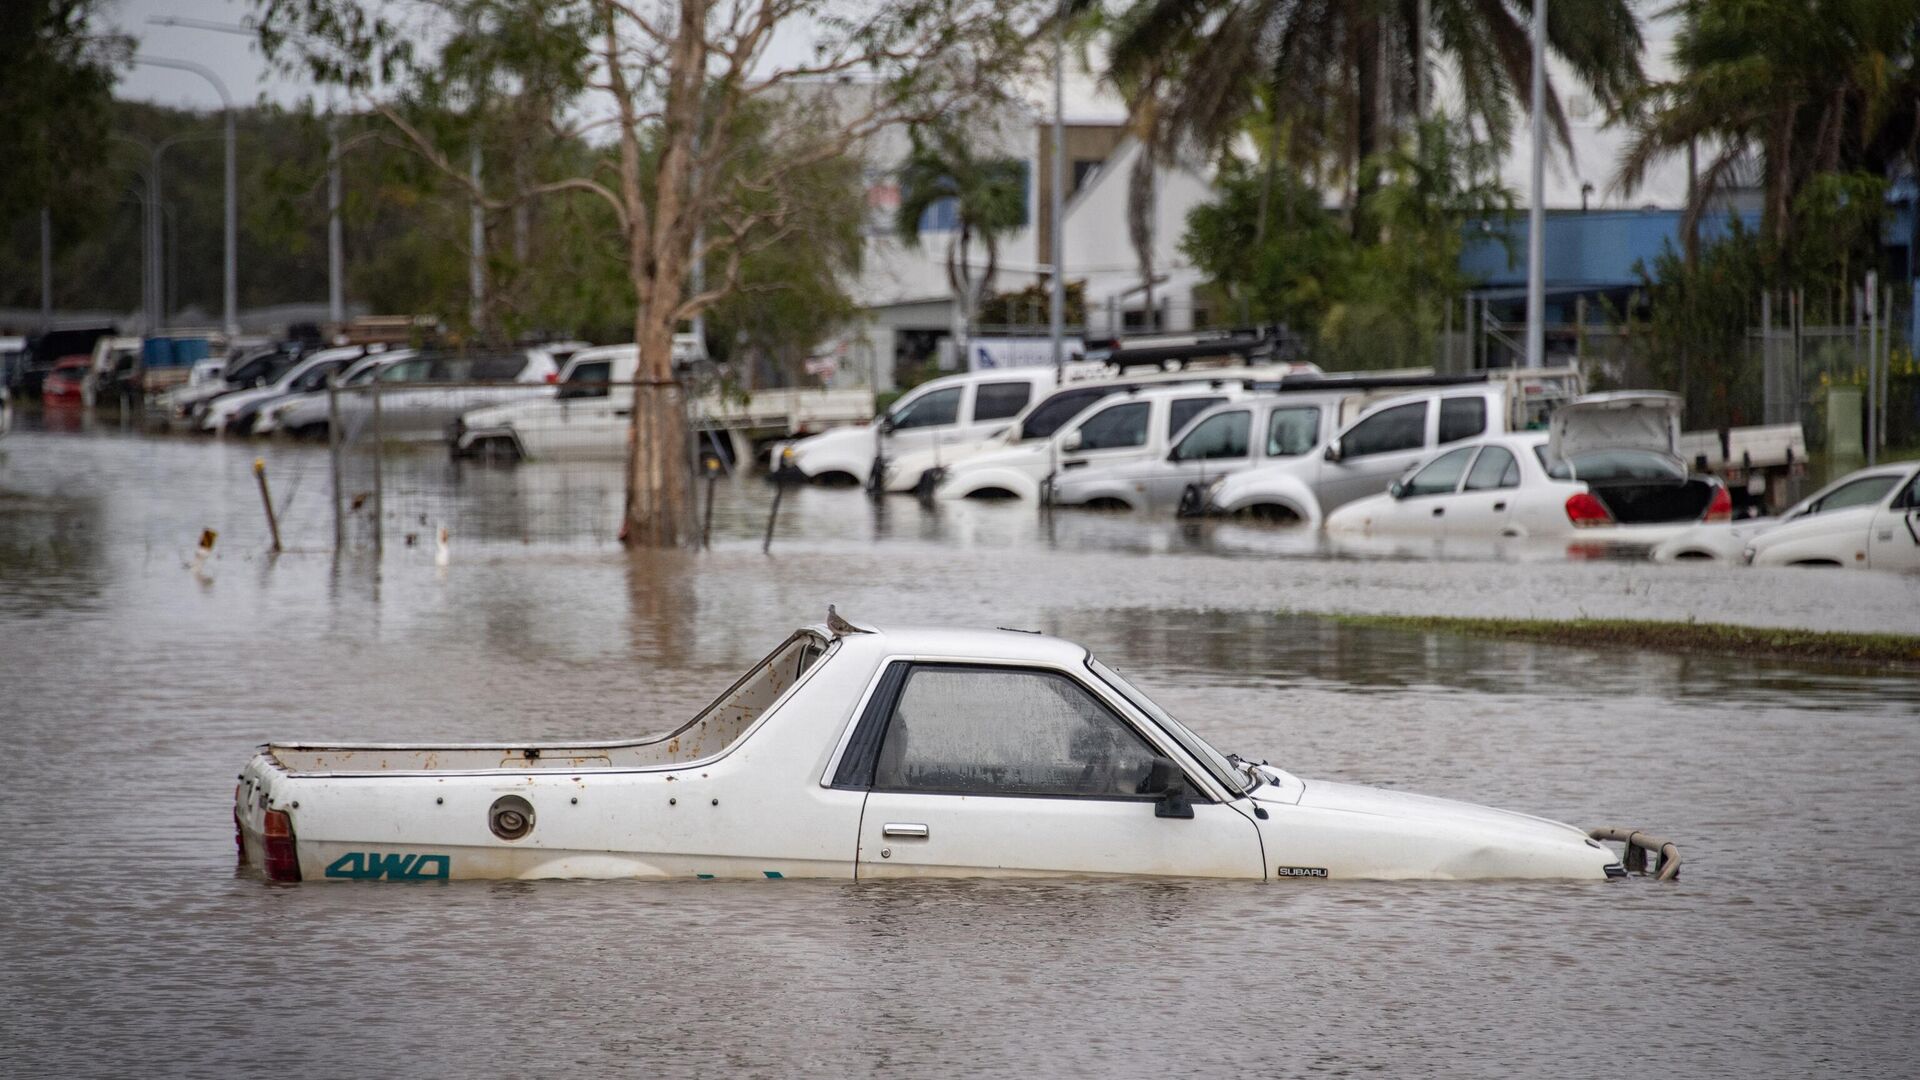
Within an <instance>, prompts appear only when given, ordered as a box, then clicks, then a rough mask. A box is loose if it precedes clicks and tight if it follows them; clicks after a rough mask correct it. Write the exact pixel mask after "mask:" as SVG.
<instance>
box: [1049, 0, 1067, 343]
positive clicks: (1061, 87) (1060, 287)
mask: <svg viewBox="0 0 1920 1080" xmlns="http://www.w3.org/2000/svg"><path fill="white" fill-rule="evenodd" d="M1055 20H1056V25H1055V28H1054V29H1055V37H1054V45H1053V184H1052V185H1051V187H1052V190H1051V191H1050V192H1049V193H1048V194H1049V196H1050V197H1051V200H1052V206H1051V218H1050V220H1049V222H1048V224H1049V226H1050V228H1049V230H1048V231H1049V234H1050V235H1049V236H1048V238H1047V246H1048V247H1049V248H1050V249H1051V254H1052V256H1053V258H1052V260H1051V261H1052V262H1053V288H1052V289H1050V290H1049V295H1048V297H1047V331H1048V334H1049V335H1050V336H1051V337H1052V339H1053V375H1054V379H1055V381H1059V379H1060V378H1061V376H1062V374H1063V373H1064V371H1065V368H1066V363H1067V358H1066V353H1065V343H1064V341H1063V338H1064V336H1065V334H1066V323H1067V259H1066V252H1065V251H1064V250H1062V248H1063V247H1064V243H1065V239H1066V227H1065V224H1064V223H1063V222H1062V221H1061V218H1062V217H1063V216H1064V215H1065V214H1066V205H1067V199H1066V189H1067V121H1066V67H1067V5H1066V3H1065V2H1064V0H1063V2H1062V3H1061V5H1060V10H1059V11H1058V12H1056V13H1055Z"/></svg>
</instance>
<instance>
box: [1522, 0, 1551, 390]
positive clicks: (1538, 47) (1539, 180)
mask: <svg viewBox="0 0 1920 1080" xmlns="http://www.w3.org/2000/svg"><path fill="white" fill-rule="evenodd" d="M1546 113H1547V0H1533V194H1532V197H1531V200H1530V205H1529V206H1528V207H1527V366H1528V367H1530V368H1540V367H1545V366H1546V363H1547V327H1546V317H1547V288H1546V279H1547V238H1546V226H1547V215H1546V209H1545V207H1544V206H1542V202H1543V201H1544V200H1545V198H1546V187H1547V181H1546V176H1547V174H1546V163H1547V118H1546Z"/></svg>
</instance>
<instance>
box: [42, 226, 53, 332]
mask: <svg viewBox="0 0 1920 1080" xmlns="http://www.w3.org/2000/svg"><path fill="white" fill-rule="evenodd" d="M52 325H53V209H52V208H51V207H47V206H42V207H41V208H40V329H42V330H45V329H47V328H48V327H50V326H52Z"/></svg>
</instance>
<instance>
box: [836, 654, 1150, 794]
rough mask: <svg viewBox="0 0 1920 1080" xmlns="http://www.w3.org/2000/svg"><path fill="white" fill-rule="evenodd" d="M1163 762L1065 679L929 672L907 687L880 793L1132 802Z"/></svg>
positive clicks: (883, 760)
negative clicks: (1122, 799) (1127, 798)
mask: <svg viewBox="0 0 1920 1080" xmlns="http://www.w3.org/2000/svg"><path fill="white" fill-rule="evenodd" d="M1156 756H1157V755H1156V754H1155V752H1154V751H1153V749H1152V747H1150V746H1149V745H1148V744H1147V742H1146V741H1145V740H1144V739H1142V738H1141V737H1140V735H1139V734H1138V733H1137V732H1135V731H1134V730H1133V729H1132V728H1130V727H1128V726H1127V724H1126V723H1125V722H1124V721H1122V720H1121V719H1120V717H1118V716H1116V715H1115V714H1114V713H1113V712H1112V711H1111V710H1110V709H1108V708H1107V707H1106V706H1105V705H1104V704H1102V703H1101V702H1100V701H1099V699H1097V698H1095V697H1094V696H1093V695H1092V694H1091V693H1089V692H1088V691H1087V690H1086V688H1085V687H1083V686H1081V685H1080V684H1079V683H1077V682H1075V681H1074V680H1072V679H1069V678H1067V677H1066V676H1065V675H1061V674H1059V673H1057V672H1050V671H1039V670H1031V669H1020V668H990V667H962V666H947V665H924V666H916V667H915V668H914V669H913V671H912V672H911V673H910V674H909V675H908V676H907V681H906V685H905V686H903V687H902V688H901V690H900V697H899V700H898V702H897V703H896V704H895V705H894V708H893V715H892V717H891V718H890V720H889V721H888V723H887V729H886V735H885V736H884V737H883V740H882V742H881V744H880V754H879V757H878V759H877V760H876V761H875V763H874V773H873V786H874V788H875V789H877V790H886V791H909V792H926V793H940V794H954V795H1081V796H1089V797H1094V798H1102V797H1106V798H1111V797H1114V796H1131V795H1135V794H1138V792H1139V789H1140V786H1141V784H1142V783H1143V782H1144V781H1145V780H1146V778H1147V772H1148V770H1149V769H1150V768H1151V767H1152V765H1153V761H1154V758H1155V757H1156Z"/></svg>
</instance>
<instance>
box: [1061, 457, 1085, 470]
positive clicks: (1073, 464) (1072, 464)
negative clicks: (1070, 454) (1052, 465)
mask: <svg viewBox="0 0 1920 1080" xmlns="http://www.w3.org/2000/svg"><path fill="white" fill-rule="evenodd" d="M1086 463H1087V462H1086V459H1085V458H1082V459H1080V460H1078V461H1063V462H1061V463H1060V467H1061V468H1063V469H1077V468H1079V467H1080V466H1082V465H1085V464H1086Z"/></svg>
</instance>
